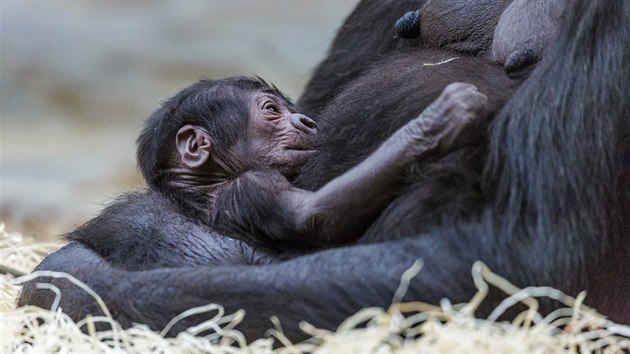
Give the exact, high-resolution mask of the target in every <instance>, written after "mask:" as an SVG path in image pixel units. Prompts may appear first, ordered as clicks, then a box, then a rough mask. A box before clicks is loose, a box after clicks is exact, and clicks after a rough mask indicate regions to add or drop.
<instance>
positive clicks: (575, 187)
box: [20, 0, 630, 339]
mask: <svg viewBox="0 0 630 354" xmlns="http://www.w3.org/2000/svg"><path fill="white" fill-rule="evenodd" d="M627 38H630V2H627V1H608V0H595V1H593V0H580V1H576V2H575V3H574V4H572V6H571V7H570V9H569V12H568V23H566V24H565V25H564V26H563V29H562V31H561V35H560V37H559V39H558V40H557V41H556V42H555V45H554V47H553V48H551V49H550V51H549V55H547V56H546V58H545V59H543V61H542V62H541V63H540V65H539V66H538V67H537V69H535V70H534V72H533V74H532V76H531V77H530V78H529V79H528V80H527V81H526V83H525V84H524V85H523V86H522V87H521V88H520V89H519V90H518V91H517V92H516V93H515V94H514V97H513V98H512V99H511V100H510V101H509V102H508V103H507V105H506V106H505V107H504V108H503V110H502V112H501V114H500V115H499V116H498V117H497V118H496V119H495V121H494V123H493V124H492V127H491V132H490V143H489V147H488V156H489V162H488V163H487V165H486V168H485V173H484V175H483V181H484V185H485V189H484V190H485V196H484V199H485V200H487V203H488V205H487V207H486V208H485V209H484V211H483V213H482V217H481V218H480V219H479V220H476V221H470V222H468V223H460V224H457V225H455V226H454V227H444V226H443V227H441V228H440V229H436V230H433V231H431V232H430V233H426V234H419V235H410V236H414V237H410V238H403V239H400V240H396V241H389V242H383V243H374V244H368V245H355V246H351V247H345V248H339V249H332V250H327V251H322V252H317V253H313V254H310V255H306V256H301V257H297V258H294V259H291V260H288V261H285V262H281V263H274V264H267V265H256V266H216V267H203V266H202V267H182V268H158V269H150V270H144V271H129V270H124V269H120V268H118V267H115V266H114V265H113V264H112V263H111V262H109V261H107V260H106V259H103V258H102V257H101V256H99V255H98V254H96V253H94V252H92V251H90V250H89V249H88V248H86V246H85V245H84V244H82V243H81V242H72V243H71V244H70V245H68V246H66V247H65V248H63V249H62V250H60V251H58V252H57V253H55V254H53V255H51V256H49V257H47V258H46V259H45V260H44V262H43V263H42V264H41V265H40V266H39V267H38V269H49V270H57V271H67V272H70V273H72V274H74V275H75V276H76V277H78V278H80V279H81V280H83V281H84V282H86V283H87V284H88V285H90V286H91V287H93V288H95V289H96V290H97V291H99V293H100V295H101V296H102V297H103V299H104V300H105V302H106V303H107V304H108V305H109V307H110V309H111V310H112V312H113V313H114V315H115V317H116V318H118V319H119V320H121V321H122V322H123V323H124V324H127V325H128V324H129V323H131V322H142V323H147V324H148V325H149V326H151V327H152V328H154V329H162V328H163V326H164V325H165V324H166V323H167V322H168V321H169V320H170V319H171V318H172V317H174V316H175V315H177V314H179V313H181V312H183V311H184V310H186V309H188V308H190V307H192V306H198V305H203V304H207V303H208V302H218V303H221V304H222V305H224V306H225V307H226V309H227V311H235V310H236V309H239V308H244V309H246V311H247V318H246V320H245V322H244V323H243V324H242V325H241V326H240V327H239V329H240V330H242V331H243V332H244V333H245V334H246V335H247V337H248V338H249V339H253V338H254V337H257V336H260V335H262V334H263V333H264V331H265V329H267V328H269V327H270V326H271V323H270V322H269V317H270V316H272V315H277V316H278V317H279V318H280V320H281V321H282V324H283V328H284V330H285V333H286V334H287V335H288V336H289V337H290V338H294V339H295V338H298V337H300V336H301V334H300V331H299V329H298V326H297V324H298V322H299V321H301V320H306V321H308V322H310V323H312V324H314V325H316V326H320V327H324V328H333V327H334V326H336V325H338V324H339V323H340V322H341V321H342V320H343V319H344V318H345V317H347V316H348V315H350V314H352V313H353V312H355V311H357V310H359V309H361V308H363V307H367V306H387V305H388V304H389V303H390V301H391V300H392V296H393V294H394V291H395V289H396V287H397V285H398V283H399V277H400V274H401V273H402V272H403V271H404V270H405V269H407V268H408V267H409V266H411V264H412V263H413V262H414V261H415V260H416V259H418V258H421V259H423V260H424V264H425V266H424V268H423V269H422V271H421V272H420V274H419V275H418V276H417V277H416V278H414V280H413V281H412V282H411V284H410V287H409V290H408V292H407V295H406V296H405V298H404V299H405V300H421V301H427V302H432V303H437V302H438V301H439V300H440V299H441V298H443V297H447V298H449V299H451V301H453V302H460V301H466V300H468V299H469V298H470V296H471V295H472V294H473V293H474V287H473V284H472V282H471V279H470V268H471V265H472V263H473V262H474V261H476V260H478V259H480V260H482V261H484V262H486V263H487V264H488V265H489V266H490V267H491V268H492V269H494V270H495V271H496V272H498V273H499V274H501V275H503V276H506V277H507V278H508V279H510V280H511V281H512V282H514V283H516V284H517V285H519V286H526V285H549V286H554V287H557V288H559V289H561V290H564V291H565V292H568V293H570V294H573V295H575V294H577V292H578V291H581V290H587V291H588V294H589V296H588V297H587V300H586V302H587V303H588V304H589V305H592V306H594V307H596V308H598V309H599V310H600V311H602V312H603V313H605V314H607V315H609V316H610V317H611V318H612V319H613V320H616V321H620V322H622V323H630V302H629V301H628V293H630V281H628V280H629V279H630V267H628V259H629V257H630V214H629V213H628V205H630V169H629V168H628V166H630V161H629V160H630V129H629V125H630V121H629V119H630V100H629V99H628V97H630V83H629V82H628V80H627V78H628V77H629V76H630V52H628V50H627V46H625V45H624V43H625V40H626V39H627ZM383 70H386V68H385V67H384V68H383ZM371 75H374V74H371ZM381 84H383V82H376V83H374V85H381ZM429 84H431V83H429ZM418 85H419V86H420V85H422V82H419V83H418ZM348 92H350V91H348ZM355 94H356V96H357V97H361V96H363V95H364V92H361V91H358V92H356V93H355ZM400 97H403V96H402V95H400ZM355 110H360V107H355ZM369 124H375V125H379V126H380V127H381V129H388V125H389V122H387V121H382V120H378V119H376V118H374V119H373V120H372V121H371V122H369ZM353 132H355V130H353ZM341 134H346V133H341ZM346 137H347V136H346ZM409 202H411V201H409ZM38 281H41V280H38ZM52 282H53V283H54V284H55V285H57V286H59V287H60V289H61V290H62V292H63V293H64V296H63V297H62V298H61V306H62V307H63V309H64V310H65V311H66V312H68V313H69V314H70V315H71V316H72V317H73V318H80V317H81V316H82V315H84V314H86V313H96V312H98V311H96V310H95V309H94V302H93V300H92V299H90V298H89V296H87V295H85V294H84V293H83V292H81V291H76V289H75V288H73V287H72V286H70V285H69V284H68V283H67V282H66V281H64V280H52ZM53 297H54V294H52V293H51V292H49V291H47V290H38V289H36V288H35V283H34V282H31V283H28V284H26V285H25V287H24V291H23V293H22V296H21V298H20V304H27V303H29V304H35V305H39V306H43V307H48V306H50V304H51V302H52V298H53ZM494 305H496V298H495V297H492V298H491V301H490V302H488V303H486V304H485V305H484V307H482V308H481V309H480V314H484V313H487V311H488V310H489V308H490V307H492V306H494ZM544 305H545V306H548V304H544ZM543 310H549V307H545V308H544V309H543ZM211 315H212V314H210V315H208V316H211ZM206 317H207V316H206ZM201 319H203V316H201V317H199V316H198V317H193V318H187V319H185V320H183V321H180V322H179V323H178V325H177V326H176V327H175V328H174V330H173V333H174V332H177V331H180V330H182V329H183V328H184V327H185V326H189V325H192V324H195V323H197V322H198V321H199V320H201Z"/></svg>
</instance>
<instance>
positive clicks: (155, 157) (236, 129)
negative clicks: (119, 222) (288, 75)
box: [136, 76, 291, 194]
mask: <svg viewBox="0 0 630 354" xmlns="http://www.w3.org/2000/svg"><path fill="white" fill-rule="evenodd" d="M256 91H261V92H267V93H271V94H274V95H276V96H278V97H282V98H283V99H284V100H285V101H286V102H287V103H289V104H290V103H291V101H290V100H289V99H288V98H287V97H286V96H285V95H283V94H282V93H281V92H280V91H279V90H278V89H277V88H276V87H275V86H274V85H272V84H269V83H267V82H266V81H265V80H263V79H261V78H259V77H244V76H236V77H229V78H226V79H222V80H210V79H206V78H204V79H201V80H199V81H198V82H196V83H194V84H192V85H190V86H188V87H186V88H185V89H183V90H181V91H180V92H179V93H177V94H176V95H175V96H173V97H171V98H170V99H168V100H166V101H165V102H164V103H163V104H162V106H161V107H160V108H159V109H158V110H157V111H155V112H154V113H153V114H152V115H151V116H150V117H149V118H148V119H147V120H146V122H145V124H144V128H143V130H142V132H141V133H140V136H139V137H138V140H137V141H136V143H137V146H138V148H137V154H136V156H137V161H138V167H139V168H140V171H141V172H142V175H143V176H144V178H145V180H146V181H147V183H148V185H149V187H151V188H154V189H156V190H158V191H160V192H162V193H163V194H168V191H169V189H170V187H169V185H170V180H171V178H172V176H171V174H170V173H168V169H169V167H172V165H173V157H172V156H173V153H174V147H173V146H174V144H173V143H174V141H175V136H176V134H177V131H178V130H179V129H180V128H181V127H182V126H184V125H186V124H192V125H198V126H200V127H203V128H205V129H207V131H208V133H209V134H210V135H211V136H212V139H213V144H214V145H215V147H216V148H217V149H218V150H224V149H227V148H229V147H230V146H232V145H233V144H234V143H236V142H237V140H238V138H239V137H240V136H241V134H242V133H243V132H244V131H245V130H246V127H247V118H248V115H249V95H250V94H251V93H253V92H256Z"/></svg>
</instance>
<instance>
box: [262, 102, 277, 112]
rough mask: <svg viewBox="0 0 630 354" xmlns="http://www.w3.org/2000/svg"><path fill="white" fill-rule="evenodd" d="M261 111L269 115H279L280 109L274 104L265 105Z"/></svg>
mask: <svg viewBox="0 0 630 354" xmlns="http://www.w3.org/2000/svg"><path fill="white" fill-rule="evenodd" d="M263 109H264V110H265V111H267V112H270V113H280V107H278V105H277V104H276V103H275V102H268V103H265V105H264V106H263Z"/></svg>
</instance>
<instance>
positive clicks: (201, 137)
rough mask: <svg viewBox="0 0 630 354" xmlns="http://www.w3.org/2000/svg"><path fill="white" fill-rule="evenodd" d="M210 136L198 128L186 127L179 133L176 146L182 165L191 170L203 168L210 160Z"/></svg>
mask: <svg viewBox="0 0 630 354" xmlns="http://www.w3.org/2000/svg"><path fill="white" fill-rule="evenodd" d="M211 142H212V141H211V139H210V134H208V132H207V131H206V130H205V129H203V128H201V127H198V126H194V125H185V126H183V127H181V128H180V129H179V131H177V135H176V137H175V144H177V151H178V152H179V156H180V158H181V161H182V163H183V164H184V165H185V166H186V167H189V168H198V167H201V166H203V164H205V163H206V162H207V161H208V159H209V158H210V149H211V147H212V144H211Z"/></svg>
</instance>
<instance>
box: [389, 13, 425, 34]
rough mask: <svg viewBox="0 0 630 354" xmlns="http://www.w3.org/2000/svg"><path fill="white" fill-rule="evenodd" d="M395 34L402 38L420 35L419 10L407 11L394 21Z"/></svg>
mask: <svg viewBox="0 0 630 354" xmlns="http://www.w3.org/2000/svg"><path fill="white" fill-rule="evenodd" d="M394 31H395V32H396V36H397V37H400V38H403V39H412V38H418V37H420V10H416V11H409V12H407V13H406V14H404V15H403V16H402V17H401V18H399V19H398V20H397V21H396V24H395V25H394Z"/></svg>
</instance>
